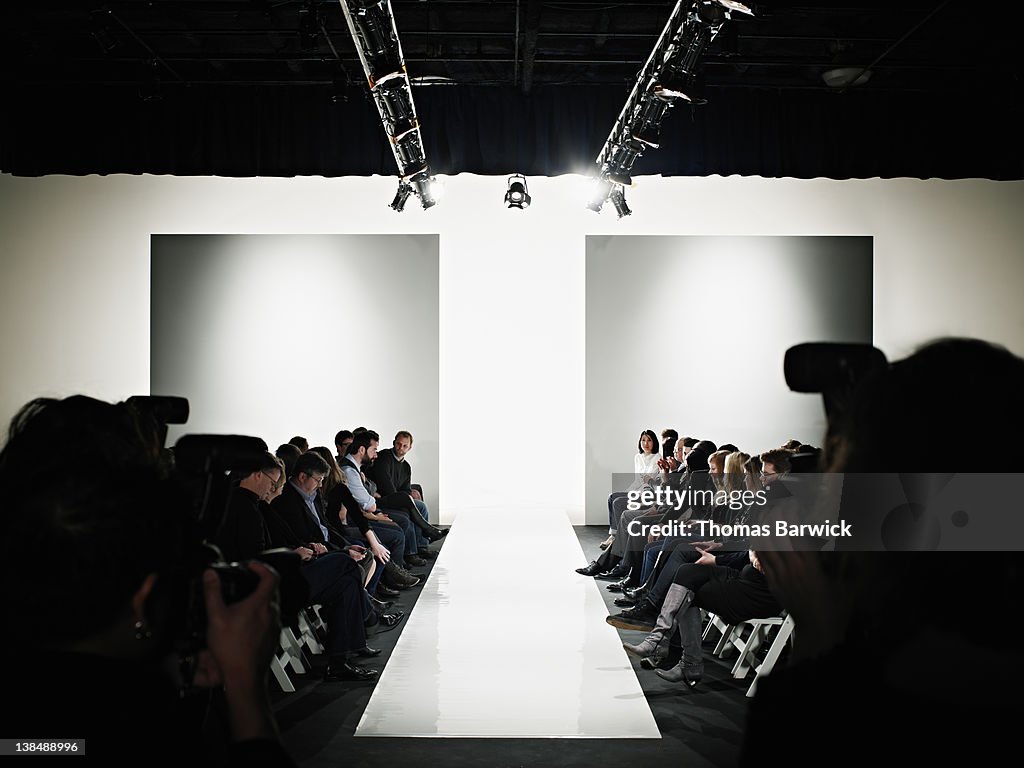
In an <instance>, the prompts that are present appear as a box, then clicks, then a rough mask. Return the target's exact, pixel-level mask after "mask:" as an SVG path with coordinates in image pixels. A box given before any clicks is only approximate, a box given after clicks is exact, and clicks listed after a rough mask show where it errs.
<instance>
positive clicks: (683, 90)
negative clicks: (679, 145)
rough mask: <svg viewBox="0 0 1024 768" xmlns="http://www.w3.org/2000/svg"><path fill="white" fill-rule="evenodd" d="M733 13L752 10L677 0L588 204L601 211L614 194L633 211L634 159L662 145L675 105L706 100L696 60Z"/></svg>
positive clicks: (618, 123) (720, 1) (729, 3)
mask: <svg viewBox="0 0 1024 768" xmlns="http://www.w3.org/2000/svg"><path fill="white" fill-rule="evenodd" d="M733 13H743V14H749V15H753V14H752V12H751V10H750V8H749V7H747V6H746V5H744V4H743V3H739V2H734V1H733V0H677V2H676V4H675V6H674V8H673V9H672V13H671V14H670V15H669V18H668V22H666V24H665V28H664V29H663V30H662V33H661V36H660V37H659V38H658V41H657V42H656V43H655V45H654V49H653V50H652V51H651V53H650V55H649V56H648V57H647V61H646V62H645V64H644V66H643V69H641V70H640V73H639V74H638V75H637V79H636V83H635V84H634V86H633V90H632V92H631V93H630V94H629V97H628V98H627V99H626V103H625V105H624V106H623V108H622V111H621V112H620V113H619V116H618V117H617V118H616V120H615V124H614V125H613V126H612V130H611V133H609V134H608V138H607V139H605V143H604V147H603V148H602V149H601V152H600V154H598V156H597V166H598V171H597V174H596V177H597V179H598V180H599V181H600V182H603V183H602V184H600V185H599V187H598V193H597V194H596V195H595V196H594V197H592V198H591V199H590V201H589V202H588V203H587V208H589V209H590V210H592V211H596V212H599V211H600V210H601V207H602V206H603V205H604V203H605V201H606V200H608V199H611V200H612V202H613V203H614V204H615V210H616V212H617V213H618V214H619V218H622V217H623V216H629V214H630V210H629V207H628V206H627V205H626V198H625V193H624V192H623V188H624V187H626V186H629V185H630V184H631V183H632V178H631V176H632V170H633V164H634V163H635V162H636V161H637V159H638V158H639V157H640V156H641V155H642V154H643V153H644V151H645V150H647V149H657V147H658V146H659V144H660V143H661V124H662V121H663V120H664V118H665V116H666V114H667V113H668V112H669V110H670V109H671V108H672V107H673V106H675V105H677V104H683V103H689V104H691V105H694V104H699V103H703V100H702V99H695V98H694V97H693V95H692V86H693V81H694V78H695V77H696V73H697V66H698V64H699V61H700V57H701V56H702V54H703V53H704V51H705V49H706V48H707V46H708V45H709V44H710V43H711V41H712V40H714V39H715V37H716V35H718V33H719V32H720V31H721V29H722V27H723V26H725V24H726V22H727V21H729V20H730V19H732V15H733Z"/></svg>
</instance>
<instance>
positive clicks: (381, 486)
mask: <svg viewBox="0 0 1024 768" xmlns="http://www.w3.org/2000/svg"><path fill="white" fill-rule="evenodd" d="M411 450H412V433H411V432H407V431H406V430H401V431H399V432H397V433H396V434H395V439H394V442H393V443H392V447H391V448H385V449H384V450H383V451H379V452H378V453H377V458H376V459H375V460H374V462H373V479H374V482H376V483H377V493H378V494H380V498H378V499H377V503H378V504H379V505H380V506H381V507H384V508H390V507H394V506H396V503H401V504H402V505H405V504H406V502H405V500H404V499H400V498H399V497H400V496H408V497H409V498H410V499H412V503H413V504H414V505H415V506H416V510H417V511H418V512H419V513H420V516H421V517H422V518H423V520H424V521H426V522H428V523H429V522H430V510H429V508H428V507H427V504H426V502H424V501H423V500H422V499H417V498H415V497H414V495H413V493H414V491H413V487H412V467H411V466H410V465H409V462H408V460H407V459H406V456H407V455H408V453H409V451H411ZM397 508H398V509H401V508H402V507H397ZM416 543H417V552H416V554H417V555H419V556H420V557H421V558H423V559H425V560H429V559H433V558H434V557H435V555H434V553H433V552H432V551H431V550H430V549H428V545H429V544H430V539H428V538H427V537H426V536H425V535H424V533H423V531H422V530H420V529H417V532H416Z"/></svg>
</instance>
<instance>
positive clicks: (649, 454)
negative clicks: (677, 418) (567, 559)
mask: <svg viewBox="0 0 1024 768" xmlns="http://www.w3.org/2000/svg"><path fill="white" fill-rule="evenodd" d="M636 449H637V452H636V454H634V456H633V482H632V483H631V484H630V486H629V488H628V489H627V490H625V491H612V492H611V493H610V494H608V538H607V539H605V540H604V541H602V542H601V544H600V547H601V549H603V550H607V551H606V553H605V554H606V555H607V554H610V550H609V548H610V547H611V545H612V543H613V542H614V541H615V534H616V531H617V530H618V526H619V519H620V518H621V517H622V513H623V511H624V510H625V509H626V505H627V503H628V497H629V493H630V492H631V491H637V490H640V489H641V488H643V487H644V486H645V485H649V484H650V483H651V482H653V481H654V479H655V478H657V477H658V472H659V469H658V461H659V460H660V459H661V454H660V453H659V450H660V446H659V444H658V436H657V435H655V434H654V431H653V430H650V429H645V430H644V431H643V432H641V433H640V438H639V439H638V440H637V445H636ZM613 477H614V475H613ZM618 561H619V556H618V555H615V557H614V559H613V561H611V565H612V566H614V565H615V564H616V563H617V562H618ZM609 562H610V561H609V558H607V557H604V556H602V558H599V559H598V560H593V561H591V562H590V563H589V564H588V565H585V566H584V567H582V568H577V569H576V573H580V574H582V575H584V576H597V575H599V574H605V573H606V572H607V571H608V569H609V567H610V566H609Z"/></svg>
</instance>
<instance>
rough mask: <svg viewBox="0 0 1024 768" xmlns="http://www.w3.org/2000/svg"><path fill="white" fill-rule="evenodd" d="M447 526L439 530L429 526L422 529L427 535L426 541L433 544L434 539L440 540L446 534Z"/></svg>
mask: <svg viewBox="0 0 1024 768" xmlns="http://www.w3.org/2000/svg"><path fill="white" fill-rule="evenodd" d="M448 531H449V529H448V528H445V529H444V530H441V529H440V528H434V527H430V528H427V529H426V530H424V531H423V535H424V536H426V537H427V541H429V542H430V543H431V544H433V543H434V542H435V541H440V540H441V539H443V538H444V537H445V536H447V535H448Z"/></svg>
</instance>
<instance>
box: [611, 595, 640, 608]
mask: <svg viewBox="0 0 1024 768" xmlns="http://www.w3.org/2000/svg"><path fill="white" fill-rule="evenodd" d="M615 605H617V606H619V608H635V607H636V601H635V600H634V599H633V598H631V597H616V598H615Z"/></svg>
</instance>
